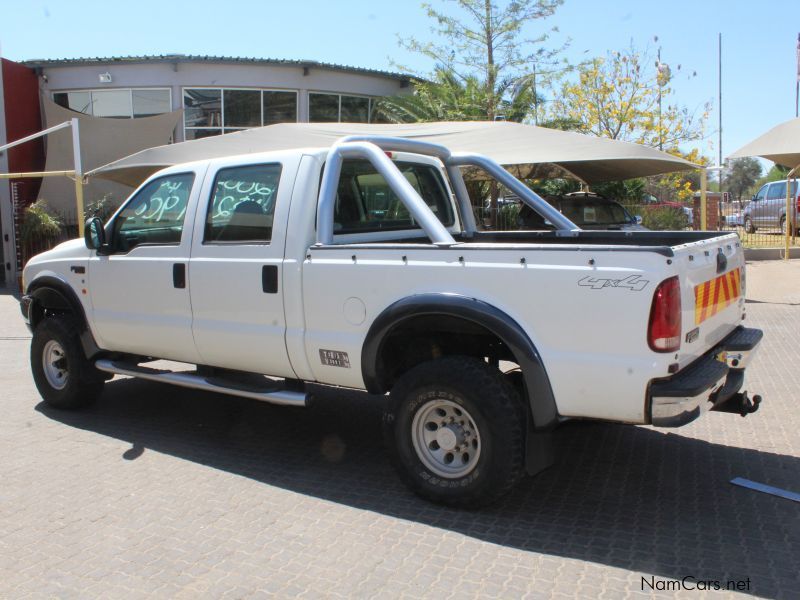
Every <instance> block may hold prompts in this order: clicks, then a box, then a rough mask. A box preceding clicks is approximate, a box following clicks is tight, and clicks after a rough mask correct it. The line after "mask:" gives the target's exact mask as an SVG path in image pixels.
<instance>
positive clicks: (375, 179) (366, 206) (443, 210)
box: [333, 159, 455, 233]
mask: <svg viewBox="0 0 800 600" xmlns="http://www.w3.org/2000/svg"><path fill="white" fill-rule="evenodd" d="M395 166H396V167H397V168H398V169H399V170H400V172H401V173H402V174H403V175H404V176H405V178H406V180H407V181H408V182H409V183H410V184H411V186H412V187H413V188H414V189H415V190H416V191H417V193H418V194H419V195H420V197H422V199H423V200H424V201H425V203H426V204H427V205H428V207H429V208H430V209H431V211H433V213H434V214H435V215H436V216H437V217H438V219H439V220H440V221H441V222H442V224H443V225H445V226H450V225H452V224H453V223H454V222H455V221H454V217H453V209H452V206H451V204H450V198H449V195H448V194H447V191H446V188H445V186H444V182H443V181H442V177H441V174H440V173H439V170H438V169H437V168H436V167H434V166H432V165H426V164H419V163H410V162H402V161H397V162H395ZM333 220H334V232H335V233H366V232H370V231H391V230H401V229H419V225H418V224H417V223H416V221H415V220H414V219H413V217H412V216H411V215H410V214H409V212H408V210H407V209H406V207H405V205H404V204H403V202H402V201H401V200H400V198H398V197H397V196H396V195H395V193H394V192H393V191H392V190H391V188H390V187H389V184H388V183H387V182H386V180H385V179H384V178H383V175H381V174H380V173H378V172H377V171H376V170H375V167H373V166H372V164H371V163H370V162H369V161H367V160H357V159H356V160H345V161H344V162H343V164H342V174H341V176H340V178H339V188H338V193H337V196H336V206H335V209H334V217H333Z"/></svg>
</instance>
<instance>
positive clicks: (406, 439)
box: [384, 356, 526, 507]
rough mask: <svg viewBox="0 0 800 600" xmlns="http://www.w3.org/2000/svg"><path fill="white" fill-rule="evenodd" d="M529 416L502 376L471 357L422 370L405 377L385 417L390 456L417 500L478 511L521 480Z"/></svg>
mask: <svg viewBox="0 0 800 600" xmlns="http://www.w3.org/2000/svg"><path fill="white" fill-rule="evenodd" d="M525 423H526V414H525V411H524V408H523V405H522V402H521V400H520V398H519V395H518V394H517V392H516V390H515V389H514V387H513V386H512V385H511V383H510V382H509V381H507V379H506V378H505V377H504V376H503V374H502V373H500V372H499V371H498V370H497V369H495V368H493V367H491V366H489V365H488V364H487V363H485V362H483V361H481V360H478V359H474V358H469V357H461V356H454V357H445V358H441V359H437V360H433V361H430V362H426V363H423V364H421V365H418V366H416V367H414V368H413V369H411V370H410V371H409V372H408V373H406V374H405V375H403V376H402V377H401V378H400V380H399V381H398V382H397V384H396V385H395V387H394V389H393V390H392V393H391V395H390V400H389V405H388V407H387V409H386V413H385V415H384V435H385V439H386V443H387V448H388V451H389V454H390V455H391V457H392V461H393V463H394V464H395V467H396V468H397V470H398V472H399V473H400V476H401V478H402V479H403V481H404V482H405V483H406V484H407V485H408V486H409V487H410V488H411V489H412V490H413V491H414V492H416V493H417V494H419V495H420V496H422V497H423V498H426V499H428V500H432V501H434V502H438V503H441V504H447V505H450V506H461V507H478V506H483V505H485V504H489V503H491V502H493V501H495V500H497V499H498V498H500V497H501V496H503V495H504V494H506V493H507V492H508V491H509V490H510V489H511V488H512V487H513V485H514V484H515V483H516V482H517V481H518V480H519V479H520V477H522V475H523V473H524V447H525V444H524V442H525V439H524V438H525V436H524V425H525Z"/></svg>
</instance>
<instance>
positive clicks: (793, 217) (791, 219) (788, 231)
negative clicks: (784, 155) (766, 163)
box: [783, 165, 800, 260]
mask: <svg viewBox="0 0 800 600" xmlns="http://www.w3.org/2000/svg"><path fill="white" fill-rule="evenodd" d="M798 169H800V165H797V166H796V167H795V168H793V169H792V170H791V171H789V172H788V173H787V174H786V216H785V217H784V218H783V223H784V230H785V231H784V232H783V233H784V234H785V235H784V240H783V242H784V244H783V247H784V253H783V260H789V237H790V236H791V235H792V232H793V231H794V230H795V228H796V227H797V213H796V211H794V210H792V176H793V175H794V174H795V172H796V171H797V170H798Z"/></svg>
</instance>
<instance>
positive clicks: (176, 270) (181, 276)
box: [172, 263, 186, 289]
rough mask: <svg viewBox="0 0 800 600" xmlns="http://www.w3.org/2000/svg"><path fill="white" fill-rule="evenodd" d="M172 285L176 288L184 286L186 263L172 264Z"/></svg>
mask: <svg viewBox="0 0 800 600" xmlns="http://www.w3.org/2000/svg"><path fill="white" fill-rule="evenodd" d="M172 285H173V286H175V287H176V288H178V289H183V288H185V287H186V265H185V264H184V263H175V264H174V265H172Z"/></svg>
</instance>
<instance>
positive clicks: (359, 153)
mask: <svg viewBox="0 0 800 600" xmlns="http://www.w3.org/2000/svg"><path fill="white" fill-rule="evenodd" d="M387 151H395V152H410V153H414V154H422V155H425V156H434V157H436V158H438V159H439V160H441V161H442V163H443V164H444V166H445V168H446V169H447V174H448V177H449V178H450V181H451V184H452V186H453V191H454V193H455V195H456V200H457V202H458V204H459V208H460V210H461V219H462V223H463V225H464V230H465V234H466V235H467V237H471V236H472V235H473V234H474V233H475V231H476V230H477V226H476V224H475V217H474V215H473V214H472V205H471V203H470V200H469V196H468V194H467V189H466V186H465V185H464V179H463V177H462V176H461V170H460V169H459V167H461V166H475V167H479V168H481V169H483V170H484V171H486V172H487V173H489V174H490V175H491V176H492V177H494V178H495V179H497V181H499V182H500V183H501V184H503V185H504V186H506V187H507V188H508V189H510V190H511V191H512V192H514V193H515V194H517V195H518V196H519V197H520V198H521V199H522V201H523V202H525V204H527V205H528V206H530V207H531V208H533V209H534V210H536V211H537V212H538V213H539V214H541V215H542V216H543V217H545V218H546V219H547V220H549V221H550V222H551V223H553V225H555V226H556V228H557V234H560V235H574V234H575V233H574V232H576V231H578V230H579V228H578V226H577V225H575V224H574V223H573V222H572V221H570V220H569V219H567V218H566V217H565V216H564V215H562V214H561V213H560V212H558V211H557V210H556V209H555V208H553V207H552V206H550V204H548V203H547V202H546V201H545V200H543V199H542V198H541V197H540V196H539V195H538V194H536V193H535V192H534V191H533V190H531V189H530V188H529V187H528V186H526V185H525V184H523V183H522V182H521V181H519V180H518V179H516V178H515V177H514V176H512V175H511V174H510V173H509V172H508V171H506V170H505V169H504V168H503V167H502V166H500V165H499V164H498V163H496V162H495V161H493V160H491V159H490V158H487V157H485V156H482V155H480V154H473V153H457V154H453V153H451V152H450V150H448V149H447V148H446V147H444V146H442V145H440V144H434V143H431V142H423V141H419V140H412V139H407V138H395V137H388V136H373V135H352V136H347V137H344V138H342V139H340V140H338V141H337V142H336V143H334V144H333V146H331V149H330V150H329V151H328V156H327V158H326V162H325V171H324V173H323V175H322V182H321V184H320V192H319V204H318V207H317V243H316V245H318V246H323V245H330V244H333V235H334V231H333V216H334V207H335V204H336V193H337V188H338V186H339V177H340V176H341V172H342V162H343V161H344V160H345V159H346V158H361V159H366V160H368V161H369V162H370V163H371V164H372V166H373V167H375V169H376V170H377V171H378V172H379V173H380V174H381V175H383V177H384V179H386V182H387V183H388V184H389V187H390V188H391V190H392V191H393V192H394V193H395V194H396V195H397V197H398V198H399V199H400V201H401V202H402V203H403V205H404V206H405V207H406V209H408V212H409V214H411V216H412V217H413V218H414V219H415V220H416V221H417V222H418V223H419V224H420V226H421V227H422V229H423V231H425V234H426V235H427V236H428V238H430V240H431V242H432V243H433V244H435V245H436V246H442V247H449V246H453V245H454V244H456V241H455V240H454V239H453V236H452V235H450V232H449V231H447V228H446V227H445V226H444V225H442V222H441V221H439V219H438V218H437V217H436V215H434V214H433V212H432V211H431V209H430V208H429V207H428V205H427V204H426V203H425V201H424V200H423V199H422V198H421V197H420V196H419V194H418V193H417V191H416V190H415V189H414V188H413V186H412V185H411V184H410V183H409V182H408V180H407V179H406V178H405V177H404V176H403V174H402V173H401V172H400V171H399V169H398V168H397V166H396V165H395V164H394V163H393V162H392V161H391V159H390V158H389V157H388V156H386V152H387Z"/></svg>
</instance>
